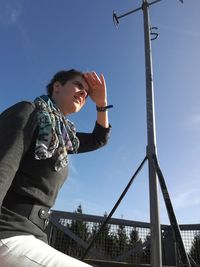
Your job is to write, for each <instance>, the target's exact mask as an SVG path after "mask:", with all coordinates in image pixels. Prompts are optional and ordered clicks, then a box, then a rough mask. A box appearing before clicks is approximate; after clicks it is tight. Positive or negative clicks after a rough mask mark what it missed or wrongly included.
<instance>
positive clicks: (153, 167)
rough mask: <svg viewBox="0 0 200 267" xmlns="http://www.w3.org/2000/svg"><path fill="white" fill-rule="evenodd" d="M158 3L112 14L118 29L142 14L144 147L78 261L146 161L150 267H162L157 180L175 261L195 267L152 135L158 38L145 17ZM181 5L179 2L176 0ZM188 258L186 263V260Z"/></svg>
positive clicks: (183, 266)
mask: <svg viewBox="0 0 200 267" xmlns="http://www.w3.org/2000/svg"><path fill="white" fill-rule="evenodd" d="M161 1H162V0H155V1H152V2H149V1H148V0H142V5H141V7H139V8H136V9H134V10H132V11H130V12H127V13H125V14H123V15H120V16H118V15H117V14H116V13H115V12H113V22H114V24H115V26H117V27H118V26H119V21H120V19H121V18H123V17H126V16H128V15H130V14H133V13H136V12H137V11H140V10H141V11H143V20H144V43H145V46H144V47H145V70H146V114H147V147H146V156H145V158H144V160H143V161H142V163H141V164H140V166H139V167H138V169H137V170H136V172H135V173H134V175H133V176H132V178H131V179H130V181H129V183H128V185H127V186H126V188H125V189H124V191H123V193H122V194H121V196H120V198H119V199H118V201H117V202H116V204H115V206H114V207H113V209H112V211H111V212H110V214H109V215H108V217H107V218H106V219H105V221H104V222H103V224H102V226H101V228H100V229H99V231H98V232H97V234H96V236H95V237H94V238H93V240H92V241H91V242H90V244H89V246H88V248H87V249H86V251H85V253H84V255H83V257H82V259H84V257H85V256H86V254H87V253H88V252H89V250H90V248H91V247H92V245H93V244H94V242H95V240H96V238H97V236H98V235H99V234H100V232H101V230H102V229H103V228H104V226H105V225H106V224H107V223H108V221H109V219H110V218H111V216H112V215H113V214H114V212H115V210H116V209H117V207H118V206H119V204H120V202H121V200H122V199H123V197H124V196H125V194H126V193H127V191H128V189H129V187H130V186H131V184H132V182H133V180H134V179H135V177H136V176H137V174H138V173H139V171H140V170H141V169H142V167H143V165H144V163H145V162H146V161H147V160H148V170H149V194H150V228H151V266H153V267H162V251H161V247H162V245H161V229H160V219H159V204H158V203H159V201H158V180H159V183H160V187H161V191H162V193H163V198H164V201H165V205H166V209H167V212H168V216H169V220H170V223H171V228H172V231H173V236H174V240H175V243H176V247H177V254H178V255H177V257H178V260H179V263H180V264H179V266H181V267H191V264H192V266H196V263H195V262H194V260H193V259H192V258H191V257H190V256H189V255H188V254H187V252H186V250H185V247H184V243H183V240H182V237H181V233H180V228H179V225H178V223H177V220H176V216H175V213H174V209H173V206H172V203H171V200H170V197H169V193H168V190H167V186H166V183H165V180H164V176H163V174H162V171H161V169H160V167H159V164H158V158H157V149H156V132H155V108H154V88H153V70H152V51H151V41H152V40H156V39H157V38H158V33H157V32H156V31H155V30H157V29H158V28H157V27H151V26H150V17H149V7H150V6H152V5H153V4H156V3H158V2H161ZM179 1H180V2H181V3H183V0H179ZM189 257H190V260H189Z"/></svg>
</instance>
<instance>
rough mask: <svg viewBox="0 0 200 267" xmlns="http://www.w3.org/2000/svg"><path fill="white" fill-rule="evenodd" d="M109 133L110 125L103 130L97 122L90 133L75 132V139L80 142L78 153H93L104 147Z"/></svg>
mask: <svg viewBox="0 0 200 267" xmlns="http://www.w3.org/2000/svg"><path fill="white" fill-rule="evenodd" d="M110 132H111V126H110V125H109V127H108V128H104V127H102V126H101V125H100V124H98V123H97V122H96V124H95V127H94V130H93V132H92V133H80V132H77V137H78V139H79V141H80V146H79V149H78V153H83V152H89V151H93V150H96V149H98V148H100V147H102V146H104V145H106V144H107V142H108V139H109V136H110Z"/></svg>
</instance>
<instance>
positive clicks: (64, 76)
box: [46, 69, 83, 97]
mask: <svg viewBox="0 0 200 267" xmlns="http://www.w3.org/2000/svg"><path fill="white" fill-rule="evenodd" d="M76 76H83V72H81V71H79V70H75V69H71V70H61V71H59V72H57V73H56V74H55V75H54V76H53V78H52V79H51V81H50V82H49V84H47V86H46V88H47V94H48V96H50V97H51V96H52V94H53V85H54V83H55V82H60V83H61V84H62V85H64V84H65V83H66V82H67V81H69V80H71V79H74V78H75V77H76Z"/></svg>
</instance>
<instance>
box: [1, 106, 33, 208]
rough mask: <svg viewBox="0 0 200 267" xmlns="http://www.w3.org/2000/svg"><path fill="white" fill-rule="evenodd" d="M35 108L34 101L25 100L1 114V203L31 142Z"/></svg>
mask: <svg viewBox="0 0 200 267" xmlns="http://www.w3.org/2000/svg"><path fill="white" fill-rule="evenodd" d="M34 110H35V107H34V105H33V103H31V102H25V101H23V102H19V103H17V104H15V105H14V106H12V107H10V108H8V109H7V110H5V111H4V112H3V113H1V115H0V205H1V204H2V201H3V199H4V197H5V195H6V192H7V191H8V189H9V187H10V185H11V183H12V181H13V178H14V176H15V174H16V172H17V170H18V168H19V165H20V161H21V159H22V157H23V155H24V153H25V152H26V150H27V148H28V146H29V144H30V142H31V136H32V134H33V129H34V127H33V126H34V125H35V124H36V123H34V120H36V116H35V112H34Z"/></svg>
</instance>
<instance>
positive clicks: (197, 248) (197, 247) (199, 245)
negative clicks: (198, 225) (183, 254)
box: [190, 233, 200, 263]
mask: <svg viewBox="0 0 200 267" xmlns="http://www.w3.org/2000/svg"><path fill="white" fill-rule="evenodd" d="M190 255H191V257H192V258H193V259H194V260H195V262H196V263H200V233H198V234H196V235H195V237H194V239H193V241H192V246H191V249H190Z"/></svg>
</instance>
